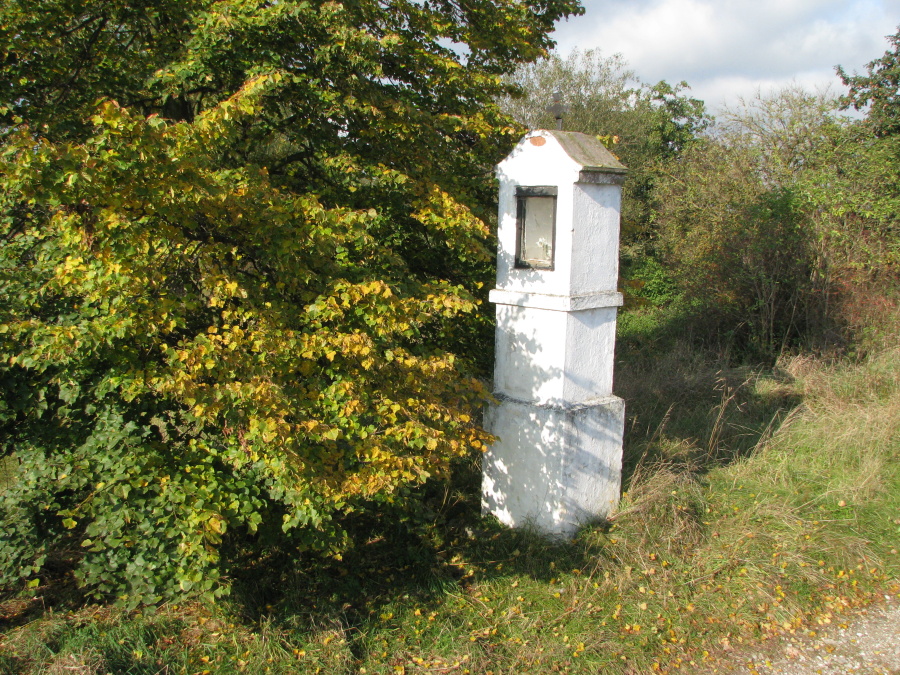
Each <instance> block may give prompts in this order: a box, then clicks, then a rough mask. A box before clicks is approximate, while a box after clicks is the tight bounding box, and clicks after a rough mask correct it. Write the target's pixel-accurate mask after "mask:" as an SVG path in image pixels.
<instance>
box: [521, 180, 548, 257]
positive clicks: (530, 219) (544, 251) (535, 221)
mask: <svg viewBox="0 0 900 675" xmlns="http://www.w3.org/2000/svg"><path fill="white" fill-rule="evenodd" d="M519 200H520V204H519V208H520V214H519V227H520V237H521V239H520V244H519V247H520V248H519V260H518V261H517V262H518V263H519V264H520V265H522V264H524V265H525V266H528V267H540V268H545V269H546V268H552V267H553V235H554V220H555V217H556V197H544V196H541V197H519Z"/></svg>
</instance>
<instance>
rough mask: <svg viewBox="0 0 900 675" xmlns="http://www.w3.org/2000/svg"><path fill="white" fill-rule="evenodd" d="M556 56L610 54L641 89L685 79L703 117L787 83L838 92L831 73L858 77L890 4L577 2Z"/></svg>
mask: <svg viewBox="0 0 900 675" xmlns="http://www.w3.org/2000/svg"><path fill="white" fill-rule="evenodd" d="M582 4H583V5H584V7H585V13H584V15H582V16H580V17H572V18H569V19H568V20H564V21H561V22H560V23H559V24H558V26H557V29H556V31H555V33H554V38H555V39H556V41H557V51H558V52H559V53H560V55H563V56H564V55H566V54H568V53H570V52H571V51H572V50H573V49H575V48H579V49H591V48H599V49H600V50H601V52H602V53H603V54H604V55H607V56H611V55H612V54H615V53H620V54H622V56H623V57H624V58H625V60H626V61H627V62H628V65H629V67H630V68H631V69H632V70H634V71H635V73H636V74H637V76H638V78H639V79H641V80H642V81H644V82H648V83H650V84H653V83H656V82H658V81H659V80H667V81H668V82H669V83H671V84H675V83H677V82H680V81H682V80H686V81H687V82H688V84H689V85H690V86H691V94H692V95H693V96H694V97H696V98H700V99H702V100H704V101H706V104H707V107H708V108H710V109H711V111H712V112H714V113H715V112H716V111H718V110H721V109H722V107H723V105H729V106H735V105H737V104H738V101H739V97H744V98H752V97H753V96H754V95H755V94H756V92H757V91H761V92H762V93H767V92H771V91H774V90H777V89H780V88H783V87H785V86H788V85H790V84H791V83H796V84H800V85H802V86H804V87H805V88H807V89H810V90H813V91H815V90H818V89H821V88H825V87H828V86H829V85H830V86H831V88H832V91H835V92H837V93H843V91H844V88H843V86H842V85H841V81H840V79H839V78H838V77H837V76H836V75H835V71H834V67H835V66H836V65H842V66H843V67H844V69H845V70H846V71H847V72H848V73H853V72H854V71H856V72H864V71H865V65H866V64H867V63H868V62H870V61H872V60H873V59H875V58H878V57H880V56H881V55H882V54H884V52H885V51H887V50H888V48H889V45H888V43H887V40H886V39H885V36H887V35H892V34H894V33H896V32H897V27H898V25H900V0H582Z"/></svg>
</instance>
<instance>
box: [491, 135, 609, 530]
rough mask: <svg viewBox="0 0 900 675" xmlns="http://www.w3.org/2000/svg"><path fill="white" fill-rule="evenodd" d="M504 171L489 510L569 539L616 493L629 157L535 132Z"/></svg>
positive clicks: (581, 139) (593, 142)
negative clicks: (617, 369) (617, 360)
mask: <svg viewBox="0 0 900 675" xmlns="http://www.w3.org/2000/svg"><path fill="white" fill-rule="evenodd" d="M497 176H498V178H499V180H500V206H499V230H498V236H499V250H498V254H497V288H495V289H494V290H492V291H491V293H490V300H491V302H494V303H496V305H497V333H496V345H497V355H496V363H495V367H494V396H495V398H496V399H497V401H498V403H496V404H493V405H491V406H490V407H489V409H488V411H487V413H486V419H485V426H486V428H487V430H488V431H490V432H491V433H493V434H495V435H496V436H497V437H498V440H497V442H496V443H495V444H494V445H493V446H491V447H490V448H489V449H488V451H487V452H486V453H485V455H484V476H483V483H482V509H483V511H484V512H485V513H492V514H494V515H495V516H496V517H497V518H498V519H499V520H500V521H501V522H503V523H505V524H506V525H509V526H513V527H516V526H522V525H531V526H533V527H535V528H537V529H538V530H539V531H542V532H545V533H547V534H552V535H560V536H569V535H571V534H573V533H574V532H575V531H576V530H577V529H578V528H579V527H580V526H581V525H583V524H584V523H586V522H588V521H590V520H594V519H597V518H602V517H604V516H606V515H608V514H609V513H610V511H611V510H612V509H613V508H614V507H615V505H616V504H617V503H618V500H619V489H620V485H621V470H622V433H623V429H624V419H625V405H624V402H623V401H622V399H620V398H618V397H616V396H613V395H612V384H613V348H614V346H615V334H616V311H617V308H618V307H619V306H620V305H621V304H622V296H621V294H620V293H618V292H617V291H616V283H617V279H618V267H619V263H618V260H619V211H620V205H621V192H622V187H621V186H622V182H623V180H624V178H625V167H623V166H622V165H621V164H620V163H619V162H618V161H617V160H616V158H615V157H614V156H613V155H612V153H610V152H609V150H607V149H606V148H605V147H604V146H603V144H602V143H600V142H599V141H598V140H597V139H595V138H593V137H591V136H587V135H585V134H579V133H573V132H564V131H546V130H536V131H532V132H530V133H529V134H528V135H527V136H525V138H523V139H522V141H521V142H520V143H519V144H518V145H517V146H516V148H515V149H514V150H513V151H512V153H510V155H509V156H508V157H507V158H506V159H504V160H503V161H502V162H500V164H499V165H498V166H497Z"/></svg>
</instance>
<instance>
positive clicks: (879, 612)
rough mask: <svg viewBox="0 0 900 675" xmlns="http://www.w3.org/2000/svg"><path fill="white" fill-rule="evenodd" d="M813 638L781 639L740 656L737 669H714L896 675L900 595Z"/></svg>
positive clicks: (899, 674) (770, 674) (899, 671)
mask: <svg viewBox="0 0 900 675" xmlns="http://www.w3.org/2000/svg"><path fill="white" fill-rule="evenodd" d="M842 618H843V620H842V621H841V622H840V624H841V625H844V626H846V628H841V627H840V625H833V626H829V627H828V628H827V629H825V630H822V631H820V632H819V633H818V634H817V635H816V636H815V637H809V636H805V637H790V638H787V637H785V638H782V639H781V640H780V641H777V642H776V643H775V644H773V645H768V646H766V647H765V649H764V650H763V649H761V648H759V647H757V648H756V650H755V651H754V650H753V649H752V648H751V650H750V651H749V652H748V653H747V654H745V658H746V659H747V660H746V661H745V662H744V663H743V664H742V665H737V666H733V667H731V668H721V667H720V668H717V670H718V672H720V673H729V674H730V675H738V674H743V673H750V674H752V675H757V674H758V675H776V674H778V675H846V674H847V673H865V674H866V675H900V595H898V594H897V593H896V592H895V593H892V594H891V595H885V596H884V602H883V603H879V604H877V605H873V606H870V607H868V608H866V609H862V610H859V611H857V612H855V613H854V614H850V615H847V616H845V617H842Z"/></svg>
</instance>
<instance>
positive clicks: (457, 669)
mask: <svg viewBox="0 0 900 675" xmlns="http://www.w3.org/2000/svg"><path fill="white" fill-rule="evenodd" d="M617 381H618V383H619V384H618V388H619V392H620V395H622V396H624V397H625V398H626V400H627V405H628V428H627V439H628V440H627V445H626V459H627V466H628V477H627V481H626V485H625V494H624V496H623V499H622V503H621V507H620V509H619V511H618V512H617V513H616V514H615V515H614V516H613V517H612V518H611V519H610V521H608V522H606V523H599V524H596V525H593V526H590V527H586V528H584V530H583V531H582V532H581V533H580V534H579V536H578V537H576V538H575V540H574V541H571V542H564V543H549V542H547V541H545V540H543V539H542V538H540V537H538V536H536V535H534V534H532V533H529V532H526V531H509V530H506V529H504V528H502V527H500V526H499V525H497V524H496V523H494V522H492V521H490V520H483V519H481V518H480V516H479V514H478V499H477V483H478V478H479V474H478V467H477V463H476V462H471V463H469V464H467V465H465V466H462V467H460V472H459V474H458V478H457V481H458V482H457V483H456V484H454V485H448V486H444V487H442V488H441V489H439V490H435V492H434V493H433V494H432V495H431V496H429V497H428V498H426V499H425V500H424V501H423V511H422V513H421V514H419V516H418V519H416V518H413V519H410V516H408V515H406V516H404V517H403V518H402V519H401V518H396V517H394V516H396V514H394V515H393V516H391V517H390V518H389V517H387V516H388V515H391V514H385V516H386V517H385V518H384V519H382V520H380V521H379V520H369V521H366V522H360V523H359V524H358V526H357V528H356V533H357V539H356V542H355V546H354V547H353V548H352V549H351V550H350V551H349V552H348V553H347V554H346V555H345V556H344V558H343V559H342V560H337V559H325V560H323V559H316V558H311V557H299V558H298V557H297V556H296V555H292V554H290V553H289V552H279V551H269V552H267V553H266V554H265V556H266V557H264V558H260V557H259V554H258V552H255V553H253V555H250V553H249V552H247V553H244V554H243V555H244V557H240V555H241V552H240V551H237V552H236V556H237V557H236V558H235V560H238V561H239V562H240V564H238V565H236V567H235V570H236V572H235V580H234V592H233V594H232V597H231V598H230V599H229V600H228V601H226V602H224V603H223V604H221V605H220V606H217V607H213V608H206V607H200V606H190V607H187V608H179V607H173V606H167V607H163V608H161V609H160V610H159V611H157V612H156V613H152V614H151V613H145V614H126V613H123V612H121V611H119V610H115V609H110V608H98V607H84V606H81V605H79V604H77V602H74V601H73V602H70V603H69V604H68V605H65V604H57V606H56V607H50V606H45V605H44V604H42V602H45V601H46V600H44V601H42V600H41V598H45V599H46V598H47V597H49V591H50V590H51V589H48V588H39V589H35V591H33V592H32V593H30V594H21V593H20V594H18V595H17V594H14V593H9V594H7V596H6V598H5V601H4V602H2V603H0V621H2V622H4V624H3V631H4V632H3V633H2V637H0V672H8V673H19V672H21V673H63V672H66V673H73V672H75V673H104V672H113V673H120V672H121V673H148V674H149V673H181V672H184V673H204V672H208V673H216V674H218V673H264V672H280V673H316V672H320V673H427V672H442V673H443V672H446V673H479V674H487V673H494V674H498V673H547V672H556V671H559V672H573V673H644V672H674V671H679V670H680V671H683V672H696V671H698V670H699V669H701V668H702V667H707V668H714V667H715V664H716V663H717V662H718V659H719V658H721V657H723V656H725V655H727V654H728V653H729V652H732V653H734V652H736V651H737V652H739V651H740V650H741V648H742V645H743V644H748V643H750V642H755V641H758V640H763V639H767V638H768V637H770V636H772V635H777V634H780V633H783V632H800V631H815V630H818V629H819V627H820V625H822V624H826V623H828V622H835V621H841V620H842V619H841V613H842V612H843V611H844V610H845V609H846V608H847V607H850V606H853V605H856V604H859V603H863V602H867V601H868V600H870V599H871V598H872V597H873V594H874V593H876V592H877V591H879V590H881V589H883V588H884V586H885V584H888V583H890V581H891V580H892V579H896V578H897V577H898V572H900V555H898V553H897V551H896V548H895V546H896V542H897V541H898V539H900V537H898V534H900V527H898V525H900V468H898V467H900V462H898V459H900V457H898V455H900V351H898V350H897V349H896V348H895V349H893V350H882V351H880V352H878V353H875V352H872V353H870V355H869V356H868V357H867V358H866V359H865V360H864V361H862V362H860V363H856V364H848V363H836V362H828V361H823V360H817V359H814V358H810V357H793V358H788V359H783V360H782V362H780V363H779V364H778V365H777V366H776V367H775V368H774V369H772V368H767V369H763V368H750V367H732V366H730V365H729V364H728V362H727V360H724V359H719V358H713V357H711V356H710V355H709V354H703V353H698V352H696V351H695V350H692V349H691V348H689V347H688V346H687V345H686V344H685V343H677V342H676V343H673V345H672V347H671V348H670V349H667V350H666V351H665V352H663V353H660V352H656V353H655V354H653V355H649V354H648V355H645V356H641V355H640V354H635V353H630V354H625V357H624V361H623V363H622V364H620V368H619V370H618V371H617ZM35 598H37V599H35Z"/></svg>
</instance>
